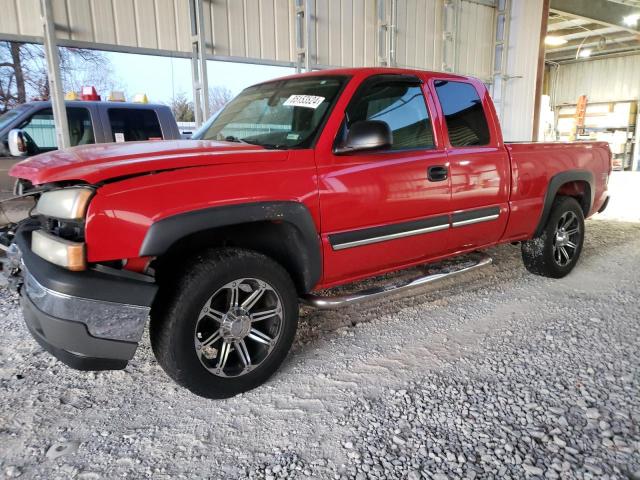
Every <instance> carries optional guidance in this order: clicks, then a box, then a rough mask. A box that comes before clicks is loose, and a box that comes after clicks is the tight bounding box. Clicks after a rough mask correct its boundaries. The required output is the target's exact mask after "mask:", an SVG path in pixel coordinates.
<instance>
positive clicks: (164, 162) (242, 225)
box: [9, 68, 612, 398]
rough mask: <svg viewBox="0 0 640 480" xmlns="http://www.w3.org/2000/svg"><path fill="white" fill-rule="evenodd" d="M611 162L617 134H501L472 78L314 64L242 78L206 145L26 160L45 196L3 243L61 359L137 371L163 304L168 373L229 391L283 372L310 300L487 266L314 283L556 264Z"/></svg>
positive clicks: (45, 340)
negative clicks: (571, 138)
mask: <svg viewBox="0 0 640 480" xmlns="http://www.w3.org/2000/svg"><path fill="white" fill-rule="evenodd" d="M611 166H612V165H611V154H610V151H609V149H608V146H607V144H606V143H595V142H593V143H586V142H581V143H574V144H566V143H505V142H504V141H503V139H502V134H501V131H500V127H499V124H498V120H497V118H496V112H495V110H494V107H493V104H492V102H491V99H490V97H489V94H488V93H487V90H486V89H485V86H484V85H483V84H482V83H481V82H480V81H478V80H477V79H474V78H469V77H464V76H457V75H450V74H444V73H431V72H423V71H414V70H404V69H380V68H363V69H343V70H330V71H320V72H313V73H306V74H302V75H294V76H290V77H286V78H282V79H278V80H274V81H269V82H266V83H261V84H259V85H255V86H253V87H250V88H248V89H246V90H244V91H243V92H242V93H241V94H240V95H239V96H238V97H236V98H235V99H234V100H233V101H231V102H230V103H229V104H228V105H227V106H226V107H225V108H224V110H223V111H222V112H221V113H220V114H219V115H217V116H216V117H215V118H214V119H213V120H211V121H210V122H209V123H208V124H207V125H205V126H204V128H203V129H202V130H201V131H200V132H198V133H197V134H196V135H195V139H194V140H184V141H164V142H142V143H135V142H134V143H127V144H116V145H88V146H80V147H75V148H72V149H69V150H65V151H57V152H51V153H46V154H43V155H39V156H37V157H34V158H32V159H29V160H26V161H24V162H22V163H20V164H18V165H17V166H15V167H14V168H13V170H12V171H11V174H12V175H13V176H14V177H17V178H20V179H23V180H26V181H28V182H29V183H30V185H33V189H32V190H31V191H29V192H28V194H32V195H35V196H36V197H37V207H36V211H35V212H33V213H32V215H31V217H30V218H29V219H26V220H25V221H23V222H21V223H20V224H19V225H17V226H12V227H11V228H10V233H11V235H13V236H12V238H11V239H12V241H13V243H12V244H11V246H10V248H9V255H10V257H11V258H12V259H13V262H14V268H13V269H12V273H13V274H14V275H18V276H19V277H18V278H22V279H23V280H22V281H23V282H24V283H23V285H22V286H21V289H20V291H21V304H22V309H23V312H24V317H25V320H26V323H27V326H28V327H29V329H30V331H31V333H32V334H33V336H34V337H35V338H36V339H37V340H38V341H39V343H40V344H41V345H43V347H44V348H46V349H47V350H48V351H49V352H51V353H53V354H54V355H55V356H56V357H57V358H59V359H60V360H62V361H63V362H65V363H67V364H69V365H71V366H72V367H75V368H79V369H117V368H124V367H125V366H126V364H127V361H128V360H129V359H131V358H132V356H133V355H134V352H135V350H136V347H137V344H138V342H139V341H140V339H141V337H142V335H143V331H144V328H145V325H146V322H147V319H148V317H149V316H150V317H151V323H150V337H151V345H152V347H153V351H154V353H155V355H156V357H157V360H158V362H159V363H160V365H161V366H162V368H163V369H164V370H165V371H166V372H167V373H168V374H169V375H170V376H171V377H172V378H173V379H174V380H175V381H176V382H178V383H179V384H181V385H183V386H185V387H187V388H189V389H190V390H191V391H193V392H194V393H196V394H198V395H202V396H205V397H210V398H223V397H229V396H232V395H235V394H237V393H240V392H243V391H246V390H248V389H251V388H254V387H256V386H258V385H260V384H261V383H263V382H264V381H265V380H266V379H267V378H268V377H269V376H270V375H271V374H273V373H274V372H275V371H276V369H277V368H278V366H279V365H280V363H281V362H282V361H283V359H284V358H285V356H286V354H287V352H288V350H289V348H290V346H291V343H292V341H293V338H294V334H295V331H296V324H297V321H298V307H299V302H300V300H301V299H302V300H303V301H305V302H307V303H309V304H311V305H315V306H316V307H333V306H340V305H343V304H350V303H352V302H353V301H356V300H360V299H364V298H369V297H374V296H378V295H381V294H384V293H388V292H393V291H396V290H399V289H402V288H408V287H412V286H415V285H419V284H422V283H425V282H427V281H431V280H433V279H438V278H442V277H446V276H447V275H449V274H453V273H456V272H460V271H466V270H468V269H470V268H475V267H478V266H482V265H485V264H487V262H488V260H487V259H486V257H483V256H478V257H477V258H476V259H475V260H469V259H468V258H467V259H466V260H465V261H464V262H460V265H458V268H456V264H455V261H453V267H451V268H449V270H447V271H445V272H444V273H438V274H435V275H426V276H424V277H421V278H415V279H411V280H410V281H404V282H402V283H400V284H395V285H385V286H383V287H380V288H378V289H370V290H365V291H362V292H356V293H355V294H353V295H346V296H333V297H332V296H330V295H329V296H321V295H319V294H318V293H317V291H319V290H325V289H329V288H331V287H334V286H337V285H341V284H345V283H348V282H354V281H356V280H359V279H363V278H367V277H373V276H377V275H380V274H383V273H386V272H390V271H395V270H401V269H407V268H408V267H411V266H415V265H418V264H424V263H428V262H435V261H439V260H442V259H446V258H449V257H454V256H458V255H461V254H465V253H469V252H474V251H476V250H480V249H486V248H487V247H491V246H493V245H496V244H499V243H506V242H522V258H523V260H524V265H525V267H526V268H527V269H528V270H530V271H531V272H533V273H536V274H539V275H545V276H549V277H554V278H560V277H563V276H564V275H566V274H568V273H569V272H570V271H571V270H572V268H573V267H574V266H575V264H576V262H577V261H578V257H579V256H580V251H581V249H582V245H583V241H584V233H585V230H584V218H586V217H589V216H590V215H592V214H594V213H595V212H597V211H600V210H602V209H604V208H605V206H606V204H607V201H608V193H607V183H608V179H609V174H610V172H611ZM467 257H468V256H467ZM469 262H471V263H469ZM449 263H451V262H449ZM20 270H21V272H20ZM314 292H316V293H314Z"/></svg>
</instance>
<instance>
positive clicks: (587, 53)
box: [578, 48, 593, 58]
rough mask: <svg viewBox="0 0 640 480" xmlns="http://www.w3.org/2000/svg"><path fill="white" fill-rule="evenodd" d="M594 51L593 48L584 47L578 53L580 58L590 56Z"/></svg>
mask: <svg viewBox="0 0 640 480" xmlns="http://www.w3.org/2000/svg"><path fill="white" fill-rule="evenodd" d="M592 53H593V50H591V49H590V48H584V49H582V50H580V53H579V54H578V55H579V56H580V58H589V57H590V56H591V54H592Z"/></svg>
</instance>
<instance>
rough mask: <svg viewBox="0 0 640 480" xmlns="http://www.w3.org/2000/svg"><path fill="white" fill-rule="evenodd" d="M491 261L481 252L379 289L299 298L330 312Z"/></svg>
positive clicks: (468, 269) (424, 283) (484, 264)
mask: <svg viewBox="0 0 640 480" xmlns="http://www.w3.org/2000/svg"><path fill="white" fill-rule="evenodd" d="M492 262H493V260H492V259H491V257H490V256H489V255H487V254H486V253H483V252H475V253H473V254H471V255H470V256H466V257H465V258H464V259H461V260H459V261H458V262H454V263H447V264H444V265H443V266H442V267H441V268H437V269H435V270H434V271H432V272H430V273H428V274H426V275H421V276H418V277H414V278H408V279H402V280H400V281H397V282H395V283H394V282H393V281H392V282H391V283H389V284H385V285H381V286H379V287H372V288H367V289H365V290H360V291H358V292H355V293H352V294H348V295H336V296H331V295H313V294H307V295H303V296H302V297H300V300H301V301H302V302H303V303H304V304H306V305H308V306H311V307H314V308H317V309H319V310H331V309H335V308H342V307H346V306H349V305H353V304H355V303H358V302H362V301H364V300H373V299H377V298H381V297H385V296H388V295H393V294H398V293H401V292H405V291H408V290H411V289H414V288H417V287H421V286H423V285H427V284H431V283H435V282H438V281H441V280H445V279H447V278H451V277H453V276H455V275H459V274H461V273H466V272H471V271H473V270H477V269H480V268H483V267H487V266H489V265H491V263H492Z"/></svg>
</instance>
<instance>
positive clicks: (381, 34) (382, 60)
mask: <svg viewBox="0 0 640 480" xmlns="http://www.w3.org/2000/svg"><path fill="white" fill-rule="evenodd" d="M388 1H389V0H377V12H378V65H381V66H383V67H384V66H386V67H395V66H396V31H397V29H396V13H397V10H396V9H397V1H396V0H391V5H390V6H391V8H390V12H389V15H387V11H386V6H387V3H388ZM389 17H391V18H389Z"/></svg>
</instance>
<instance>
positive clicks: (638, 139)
mask: <svg viewBox="0 0 640 480" xmlns="http://www.w3.org/2000/svg"><path fill="white" fill-rule="evenodd" d="M636 108H637V110H638V114H637V115H636V131H635V144H634V146H633V159H632V160H631V171H633V172H637V171H640V102H638V103H637V107H636Z"/></svg>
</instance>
